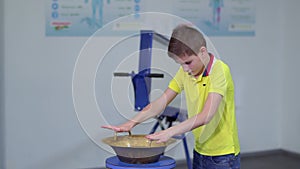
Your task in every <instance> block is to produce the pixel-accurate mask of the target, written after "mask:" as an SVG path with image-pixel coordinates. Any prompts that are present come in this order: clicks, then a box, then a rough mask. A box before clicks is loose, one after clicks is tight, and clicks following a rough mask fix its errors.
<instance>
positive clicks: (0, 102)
mask: <svg viewBox="0 0 300 169" xmlns="http://www.w3.org/2000/svg"><path fill="white" fill-rule="evenodd" d="M0 23H4V1H3V0H0ZM4 127H5V125H4V27H3V26H2V25H1V26H0V168H4V161H5V160H4V137H3V135H4Z"/></svg>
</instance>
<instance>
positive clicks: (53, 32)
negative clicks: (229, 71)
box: [45, 0, 255, 36]
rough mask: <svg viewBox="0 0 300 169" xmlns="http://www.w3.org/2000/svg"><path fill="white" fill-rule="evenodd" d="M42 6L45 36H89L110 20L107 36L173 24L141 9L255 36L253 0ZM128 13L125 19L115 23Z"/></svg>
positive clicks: (49, 0)
mask: <svg viewBox="0 0 300 169" xmlns="http://www.w3.org/2000/svg"><path fill="white" fill-rule="evenodd" d="M45 9H46V10H45V21H46V23H45V24H46V27H45V34H46V36H91V35H93V33H95V32H96V31H97V30H98V29H100V28H102V27H104V26H105V25H106V24H108V23H110V22H112V21H114V24H113V25H114V26H113V27H112V28H111V31H108V32H107V34H106V35H108V36H116V35H119V34H122V32H124V31H132V30H134V29H136V28H138V27H140V26H141V24H142V23H151V24H152V25H153V26H154V27H156V26H160V27H162V25H164V26H166V29H167V28H168V29H169V27H172V26H174V25H173V23H172V21H168V22H155V21H150V20H149V19H151V20H153V18H147V17H142V16H141V15H140V14H141V13H144V12H157V13H167V14H171V15H174V16H176V17H180V18H184V19H186V20H187V21H189V22H191V23H193V24H194V25H196V26H197V27H198V28H199V29H201V30H202V31H203V32H204V33H205V34H206V35H208V36H254V35H255V0H163V1H162V0H151V1H150V0H45ZM128 15H130V17H129V18H130V19H128V21H126V22H124V21H122V22H121V21H120V22H118V20H117V19H118V18H122V17H124V16H128ZM158 19H160V18H157V20H158ZM167 24H168V25H167Z"/></svg>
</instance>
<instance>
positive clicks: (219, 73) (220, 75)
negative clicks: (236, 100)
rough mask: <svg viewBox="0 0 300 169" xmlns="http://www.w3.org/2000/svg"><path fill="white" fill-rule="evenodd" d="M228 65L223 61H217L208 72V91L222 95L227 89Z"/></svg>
mask: <svg viewBox="0 0 300 169" xmlns="http://www.w3.org/2000/svg"><path fill="white" fill-rule="evenodd" d="M228 73H229V72H228V66H226V65H225V64H224V63H223V62H217V63H216V64H215V65H214V67H213V70H212V72H211V74H210V81H211V87H210V89H209V92H214V93H219V94H220V95H222V96H224V95H225V93H226V90H227V85H228V80H229V79H227V74H228Z"/></svg>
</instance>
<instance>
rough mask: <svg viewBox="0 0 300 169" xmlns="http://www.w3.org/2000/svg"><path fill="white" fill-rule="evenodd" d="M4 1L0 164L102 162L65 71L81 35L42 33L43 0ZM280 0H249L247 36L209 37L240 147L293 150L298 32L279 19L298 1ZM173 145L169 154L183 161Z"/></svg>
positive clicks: (16, 166)
mask: <svg viewBox="0 0 300 169" xmlns="http://www.w3.org/2000/svg"><path fill="white" fill-rule="evenodd" d="M0 2H1V3H2V2H3V1H0ZM4 2H5V3H4V4H0V10H1V11H4V10H2V8H4V9H5V11H4V12H5V14H4V15H1V16H4V24H1V29H3V28H4V30H5V34H4V40H5V46H4V45H3V43H1V47H3V46H4V47H5V50H4V58H2V57H0V58H1V60H0V61H1V62H0V66H1V69H3V66H4V71H1V72H4V75H5V76H4V78H3V77H2V76H1V74H0V77H1V82H2V79H4V87H5V94H4V95H3V94H2V93H1V97H0V101H1V102H0V104H1V105H0V106H1V107H0V112H2V111H1V110H2V109H3V106H2V104H4V112H5V114H4V115H5V116H4V118H2V114H0V115H1V119H0V120H1V125H3V122H5V123H4V124H5V126H4V129H5V132H4V134H3V133H2V132H1V131H0V134H1V135H4V139H5V140H4V141H5V164H4V163H2V162H1V161H0V162H1V165H5V166H4V167H3V168H9V169H19V168H28V169H29V168H30V169H31V168H44V169H46V168H51V169H52V168H89V167H90V168H92V167H103V166H104V160H105V158H107V157H108V156H111V155H112V154H110V153H108V152H106V151H103V150H102V149H100V148H99V147H98V146H96V145H95V144H94V143H93V142H92V141H91V140H90V139H89V138H88V137H87V135H86V134H85V133H84V132H83V130H82V128H81V126H80V125H79V123H78V120H77V118H76V114H75V111H74V107H73V102H72V74H73V69H74V65H75V61H76V58H77V56H78V54H79V52H80V49H81V48H82V46H83V45H84V43H85V41H86V40H87V39H86V38H76V37H52V38H51V37H45V32H44V31H45V30H44V29H45V27H44V24H45V21H44V19H45V18H44V1H38V0H35V1H34V0H31V1H26V3H24V2H23V1H20V0H16V1H9V0H4ZM285 2H286V3H284V4H286V5H284V9H281V8H282V5H283V3H282V2H281V1H280V0H266V1H257V2H256V7H257V9H256V10H257V11H256V21H257V25H256V26H257V27H256V36H255V37H213V38H211V40H212V42H213V44H214V45H215V47H216V48H217V50H218V52H219V53H220V54H221V58H222V59H223V60H224V61H226V62H227V63H228V64H229V65H230V67H231V69H232V72H233V78H234V80H235V83H236V93H237V94H236V95H237V99H238V100H237V120H238V127H239V133H240V141H241V150H242V153H245V152H254V151H262V150H271V149H277V148H286V149H288V150H295V151H297V152H300V150H299V146H298V145H299V144H298V143H299V142H300V138H299V135H297V134H296V131H297V129H299V124H297V119H299V114H297V106H296V105H297V103H296V99H297V92H295V91H296V90H295V89H294V88H296V87H297V86H299V85H298V84H299V80H297V81H295V77H297V74H296V72H297V70H296V67H297V65H296V64H297V62H296V61H299V58H297V57H296V54H297V51H296V49H297V46H296V45H297V44H298V43H297V40H298V38H299V34H297V36H295V34H294V33H293V32H296V30H298V29H299V28H298V27H299V21H295V20H290V19H287V18H294V17H295V16H297V14H296V12H292V10H290V7H292V8H296V7H297V5H298V6H299V2H298V1H296V0H289V3H287V1H285ZM270 3H272V4H273V5H271V6H270ZM20 4H22V5H20ZM287 4H291V5H287ZM37 6H39V7H41V8H36V7H37ZM28 9H34V10H28ZM294 11H297V9H294ZM0 19H1V20H0V21H2V20H3V19H2V18H0ZM1 23H3V22H1ZM284 24H287V26H284ZM289 25H295V27H290V26H289ZM1 29H0V30H1ZM0 36H3V34H2V33H1V31H0ZM1 39H3V38H1ZM281 39H283V41H281ZM103 43H106V41H103ZM283 44H284V45H283ZM282 46H284V47H282ZM0 51H3V50H0ZM285 53H287V55H283V54H285ZM0 54H1V55H0V56H2V53H0ZM286 58H288V59H286ZM3 59H4V61H3ZM295 59H296V61H295ZM3 63H4V65H3ZM291 72H295V73H291ZM286 74H289V75H290V76H286V77H285V80H284V81H285V82H287V81H291V82H293V83H288V84H282V80H281V78H280V77H283V76H284V75H286ZM294 82H295V83H294ZM287 88H288V90H287V92H282V91H283V90H285V89H287ZM0 89H1V88H0ZM2 91H3V90H0V92H2ZM282 96H283V97H282ZM3 97H5V100H3ZM108 109H109V108H108ZM286 113H288V116H286V115H285V114H286ZM1 128H2V126H1ZM290 131H293V132H290ZM103 133H104V132H103ZM1 138H3V137H1ZM0 141H1V140H0ZM179 146H180V147H178V148H176V149H174V150H173V151H171V152H170V154H171V155H172V156H174V157H175V158H176V159H183V158H184V156H183V153H181V152H182V150H181V149H182V147H181V145H179ZM175 154H176V155H175ZM177 154H180V155H179V156H177ZM0 157H1V155H0ZM0 159H2V158H0ZM1 165H0V167H2V166H1Z"/></svg>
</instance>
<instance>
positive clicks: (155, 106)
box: [130, 98, 166, 126]
mask: <svg viewBox="0 0 300 169" xmlns="http://www.w3.org/2000/svg"><path fill="white" fill-rule="evenodd" d="M165 107H166V102H165V101H164V100H163V99H162V98H160V99H157V100H155V101H154V102H152V103H150V104H148V105H147V106H146V107H145V108H144V109H143V110H142V111H141V112H140V113H138V114H137V115H136V116H134V117H133V119H131V120H130V123H131V124H133V126H135V125H137V124H139V123H142V122H144V121H146V120H148V119H150V118H152V117H155V116H157V115H158V114H160V113H161V112H162V111H163V110H164V109H165Z"/></svg>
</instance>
